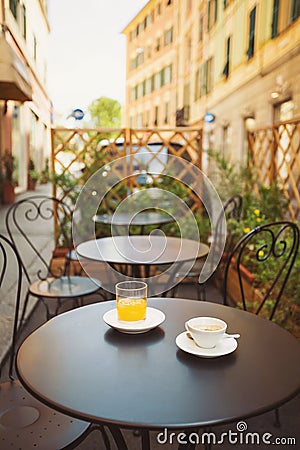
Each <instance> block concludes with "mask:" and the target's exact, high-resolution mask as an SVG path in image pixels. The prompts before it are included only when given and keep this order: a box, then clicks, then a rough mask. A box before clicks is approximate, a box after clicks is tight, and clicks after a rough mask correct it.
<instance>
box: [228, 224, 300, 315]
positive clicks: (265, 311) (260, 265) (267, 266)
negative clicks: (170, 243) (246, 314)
mask: <svg viewBox="0 0 300 450" xmlns="http://www.w3.org/2000/svg"><path fill="white" fill-rule="evenodd" d="M299 235H300V233H299V228H298V226H297V225H296V224H295V223H293V222H290V221H279V222H272V223H269V224H265V225H261V226H258V227H256V228H254V229H253V230H251V231H250V232H249V233H247V234H246V235H244V236H243V237H242V238H240V240H239V241H238V242H237V243H236V244H235V246H234V248H233V249H232V251H231V252H230V254H229V257H228V260H227V262H226V266H225V271H224V284H223V286H224V292H223V293H224V304H228V302H229V294H228V284H229V270H230V268H231V267H233V268H234V270H235V271H236V273H237V279H238V284H237V290H238V296H239V298H240V304H241V306H242V308H243V309H244V310H246V311H247V310H248V311H249V310H250V311H251V312H253V313H255V314H260V315H264V316H265V317H266V318H268V319H269V320H272V319H273V317H274V314H275V312H276V309H277V307H278V304H279V302H280V299H281V297H282V294H283V291H284V289H285V287H286V284H287V281H288V279H289V276H290V274H291V271H292V268H293V266H294V263H295V260H296V257H297V254H298V250H299ZM244 267H246V269H249V268H250V269H251V270H255V271H256V272H255V273H262V271H265V273H266V274H267V272H268V271H269V281H268V283H267V284H266V285H265V283H264V289H263V290H260V291H259V292H260V295H259V300H256V302H255V304H253V302H250V301H249V299H247V295H246V287H245V283H246V282H245V278H244V277H243V271H244ZM255 273H254V275H255ZM251 305H252V306H251Z"/></svg>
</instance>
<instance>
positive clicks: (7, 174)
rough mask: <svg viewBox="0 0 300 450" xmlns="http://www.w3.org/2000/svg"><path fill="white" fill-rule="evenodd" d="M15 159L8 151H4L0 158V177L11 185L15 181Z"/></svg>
mask: <svg viewBox="0 0 300 450" xmlns="http://www.w3.org/2000/svg"><path fill="white" fill-rule="evenodd" d="M15 170H16V159H15V157H14V156H13V155H12V154H11V153H10V152H9V151H8V150H5V152H4V155H3V156H2V157H1V175H2V178H3V180H6V181H9V182H10V183H13V182H14V181H15Z"/></svg>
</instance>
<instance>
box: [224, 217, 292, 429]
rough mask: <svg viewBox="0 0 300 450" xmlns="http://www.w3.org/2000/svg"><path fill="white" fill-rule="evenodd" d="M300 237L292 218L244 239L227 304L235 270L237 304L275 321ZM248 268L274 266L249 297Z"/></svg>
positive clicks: (235, 255)
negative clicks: (245, 273)
mask: <svg viewBox="0 0 300 450" xmlns="http://www.w3.org/2000/svg"><path fill="white" fill-rule="evenodd" d="M299 239H300V233H299V228H298V226H297V225H296V224H295V223H293V222H290V221H279V222H272V223H269V224H266V225H261V226H258V227H256V228H254V229H253V230H251V231H250V232H249V233H247V234H245V235H244V236H243V237H242V238H240V239H239V241H238V242H237V243H236V244H235V246H234V247H233V249H232V251H231V252H230V254H229V256H228V259H227V262H226V266H225V270H224V280H223V281H224V282H223V295H224V297H223V298H224V304H225V305H228V304H230V305H232V299H231V298H230V296H229V292H228V291H229V286H230V282H229V278H230V277H229V273H230V270H231V269H233V270H234V272H235V273H236V276H237V281H236V282H235V283H234V295H235V297H236V299H238V302H237V306H239V307H241V308H242V309H244V310H245V311H250V312H252V313H254V314H257V315H261V316H263V317H265V318H266V319H268V320H274V318H276V311H277V309H278V307H279V303H280V300H281V299H282V294H283V292H284V289H285V287H286V285H287V282H288V279H289V276H290V274H291V271H292V268H293V266H294V263H295V260H296V257H297V254H298V251H299ZM245 268H246V269H248V270H249V269H250V270H251V272H252V274H253V275H255V273H262V271H264V272H265V273H266V272H267V271H268V269H270V268H271V271H270V272H269V273H270V275H269V277H268V278H269V280H268V282H267V283H264V286H263V289H260V288H259V287H258V288H257V289H256V290H254V294H255V293H256V294H255V295H254V294H253V295H251V298H247V292H248V289H247V286H246V284H247V279H246V278H245V277H244V276H243V272H244V271H245ZM254 270H255V273H253V271H254ZM252 283H255V281H254V282H253V281H252ZM252 292H253V291H252ZM248 295H249V294H248ZM275 425H276V426H280V421H279V412H278V409H275Z"/></svg>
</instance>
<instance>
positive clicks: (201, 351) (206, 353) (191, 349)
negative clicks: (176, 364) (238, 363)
mask: <svg viewBox="0 0 300 450" xmlns="http://www.w3.org/2000/svg"><path fill="white" fill-rule="evenodd" d="M176 345H177V346H178V347H179V348H180V349H181V350H183V351H184V352H187V353H191V354H192V355H196V356H200V357H202V358H217V357H218V356H223V355H228V354H229V353H232V352H234V350H235V349H236V348H237V346H238V343H237V341H236V340H235V339H234V338H224V339H222V340H221V341H220V342H219V343H218V344H217V345H216V346H215V347H214V348H201V347H199V346H198V345H197V344H196V343H195V341H193V339H191V338H189V337H187V332H186V331H184V332H183V333H181V334H179V335H178V336H177V338H176Z"/></svg>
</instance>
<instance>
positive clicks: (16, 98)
mask: <svg viewBox="0 0 300 450" xmlns="http://www.w3.org/2000/svg"><path fill="white" fill-rule="evenodd" d="M0 27H1V29H0V157H1V156H2V157H3V155H4V154H12V155H13V156H14V161H15V168H16V170H15V172H16V173H15V176H16V188H15V189H16V190H17V191H24V190H26V189H27V187H28V186H27V184H28V167H29V161H30V160H31V161H33V162H34V165H35V168H36V169H37V170H38V171H41V170H43V169H44V166H45V159H46V158H47V157H48V156H49V155H50V126H51V101H50V99H49V96H48V93H47V38H48V35H49V32H50V28H49V23H48V18H47V0H1V3H0ZM2 178H3V165H2Z"/></svg>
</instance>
